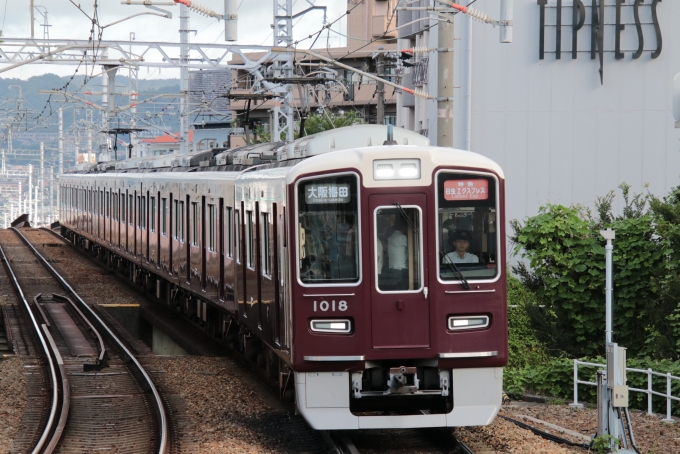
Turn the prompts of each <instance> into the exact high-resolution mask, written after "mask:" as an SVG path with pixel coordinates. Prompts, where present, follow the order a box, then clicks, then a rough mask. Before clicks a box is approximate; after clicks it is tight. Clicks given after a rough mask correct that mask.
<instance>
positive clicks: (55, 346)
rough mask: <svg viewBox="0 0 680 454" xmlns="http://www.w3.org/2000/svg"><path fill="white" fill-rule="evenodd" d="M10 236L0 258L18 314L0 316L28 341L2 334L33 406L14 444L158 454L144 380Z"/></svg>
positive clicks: (152, 403)
mask: <svg viewBox="0 0 680 454" xmlns="http://www.w3.org/2000/svg"><path fill="white" fill-rule="evenodd" d="M12 231H13V234H10V233H9V232H6V233H4V234H3V236H2V241H0V243H2V244H1V245H0V253H1V254H2V259H3V261H4V262H5V265H6V271H7V277H8V278H9V279H10V281H11V282H12V283H13V285H14V286H15V288H16V290H17V293H18V294H19V297H20V299H21V302H22V304H23V308H20V307H11V306H10V307H9V310H6V311H5V313H4V314H3V316H4V317H7V318H9V319H10V325H11V326H17V325H18V326H21V325H23V327H26V326H30V327H31V330H32V333H33V334H30V335H27V334H26V332H31V331H26V330H23V329H21V330H9V332H10V333H11V334H14V336H13V337H14V338H13V343H14V344H15V345H16V349H17V350H18V351H19V352H22V351H24V352H26V353H28V354H29V355H31V356H29V357H28V364H27V365H26V366H25V367H28V368H30V369H28V370H31V372H27V375H28V385H29V395H30V396H33V397H36V400H37V401H40V404H39V405H38V406H37V408H38V409H39V410H38V411H35V412H33V413H34V414H32V415H29V417H28V419H27V417H26V416H25V418H24V421H23V422H24V424H25V425H27V423H32V427H27V429H28V430H27V431H26V432H27V433H26V434H24V436H23V437H22V440H19V441H20V442H21V443H19V445H23V447H21V446H20V447H19V449H20V450H21V452H34V453H49V452H54V451H58V452H62V453H69V452H73V453H82V452H95V451H112V452H119V453H123V452H129V453H143V452H149V453H165V452H166V449H167V448H168V445H169V438H168V424H167V417H166V412H165V409H164V407H163V404H162V401H161V397H160V395H159V393H158V391H157V390H156V387H155V385H154V383H153V381H152V380H151V378H150V377H149V375H148V374H147V373H146V371H145V370H144V368H143V367H142V365H141V364H140V363H139V361H138V360H137V358H135V357H134V355H132V353H131V352H130V351H129V350H128V349H127V348H126V346H125V345H123V343H122V342H121V341H120V340H119V339H118V337H117V336H116V335H115V334H114V332H113V331H111V330H110V329H109V328H108V327H107V326H106V324H105V323H104V322H103V321H102V320H101V318H100V317H99V316H98V315H97V314H96V313H95V312H94V311H92V310H91V309H90V307H89V306H88V305H87V304H86V303H85V302H84V301H83V300H82V299H81V298H80V296H79V295H78V294H77V293H76V292H75V291H74V290H73V289H72V288H71V287H70V286H69V284H68V283H67V282H66V280H65V279H63V278H62V277H61V276H60V275H59V273H57V272H56V271H55V269H54V268H53V267H52V266H51V265H50V264H49V262H48V261H47V260H46V259H45V258H44V257H43V256H42V255H40V254H39V253H38V251H37V250H36V249H35V248H34V247H33V246H32V245H31V244H30V242H29V241H28V240H27V239H26V238H25V236H24V235H23V234H22V233H21V232H20V231H19V230H16V229H12ZM10 235H16V236H10ZM22 311H24V312H23V313H24V315H25V317H22V316H21V314H20V312H22ZM12 322H14V324H13V323H12ZM18 332H22V334H20V336H21V338H20V339H15V338H16V337H17V333H18ZM111 350H114V351H115V352H116V353H112V352H111ZM41 388H45V389H48V390H49V397H48V398H45V396H44V392H41V391H40V389H41ZM40 394H43V396H42V397H43V398H42V399H40V398H38V397H39V395H40Z"/></svg>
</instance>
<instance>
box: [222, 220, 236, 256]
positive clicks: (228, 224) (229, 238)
mask: <svg viewBox="0 0 680 454" xmlns="http://www.w3.org/2000/svg"><path fill="white" fill-rule="evenodd" d="M226 209H227V214H226V219H225V229H226V234H225V235H224V237H225V240H226V242H227V244H226V246H227V248H226V252H227V257H229V258H232V257H233V256H234V238H233V232H234V210H233V209H232V208H231V207H227V208H226Z"/></svg>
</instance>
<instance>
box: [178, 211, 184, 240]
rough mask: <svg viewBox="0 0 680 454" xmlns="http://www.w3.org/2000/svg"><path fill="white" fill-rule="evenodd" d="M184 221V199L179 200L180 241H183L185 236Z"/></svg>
mask: <svg viewBox="0 0 680 454" xmlns="http://www.w3.org/2000/svg"><path fill="white" fill-rule="evenodd" d="M184 222H185V217H184V201H181V202H179V241H180V243H184V241H185V238H184Z"/></svg>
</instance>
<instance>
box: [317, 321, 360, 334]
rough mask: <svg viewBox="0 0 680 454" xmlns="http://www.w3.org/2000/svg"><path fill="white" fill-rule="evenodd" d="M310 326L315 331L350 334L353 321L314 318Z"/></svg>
mask: <svg viewBox="0 0 680 454" xmlns="http://www.w3.org/2000/svg"><path fill="white" fill-rule="evenodd" d="M309 327H310V329H311V330H312V331H313V332H315V333H336V334H348V333H350V332H351V331H352V322H350V321H349V320H347V319H338V320H312V321H311V322H309Z"/></svg>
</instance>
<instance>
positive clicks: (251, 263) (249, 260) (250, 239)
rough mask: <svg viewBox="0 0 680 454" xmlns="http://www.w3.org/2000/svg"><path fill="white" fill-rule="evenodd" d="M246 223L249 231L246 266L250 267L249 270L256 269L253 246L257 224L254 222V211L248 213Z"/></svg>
mask: <svg viewBox="0 0 680 454" xmlns="http://www.w3.org/2000/svg"><path fill="white" fill-rule="evenodd" d="M246 222H247V223H248V226H247V230H246V264H247V265H248V268H252V269H255V264H254V262H255V260H253V255H254V254H253V250H254V247H253V246H254V244H253V233H254V232H253V229H254V225H255V223H254V222H253V212H252V211H246Z"/></svg>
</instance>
